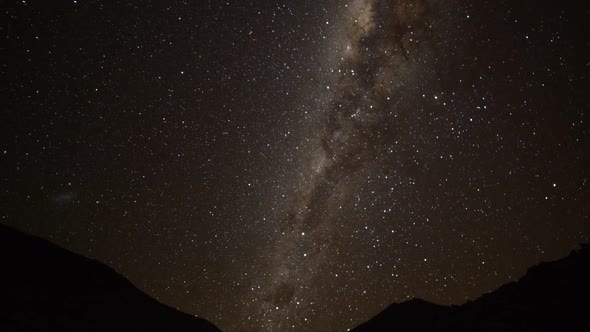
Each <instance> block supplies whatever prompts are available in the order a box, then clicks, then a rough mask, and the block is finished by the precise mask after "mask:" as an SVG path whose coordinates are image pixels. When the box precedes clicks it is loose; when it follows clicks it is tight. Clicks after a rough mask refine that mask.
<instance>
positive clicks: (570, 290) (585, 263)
mask: <svg viewBox="0 0 590 332" xmlns="http://www.w3.org/2000/svg"><path fill="white" fill-rule="evenodd" d="M0 260H1V267H2V268H1V269H0V331H180V332H182V331H219V330H218V329H217V328H216V327H215V326H214V325H213V324H211V323H209V322H208V321H206V320H204V319H201V318H197V317H194V316H191V315H188V314H185V313H182V312H180V311H177V310H175V309H173V308H170V307H168V306H165V305H163V304H161V303H159V302H157V301H156V300H154V299H152V298H151V297H149V296H148V295H146V294H144V293H142V292H141V291H140V290H138V289H137V288H135V287H134V286H133V285H132V284H131V283H130V282H129V281H128V280H126V279H125V278H123V277H122V276H120V275H119V274H117V273H116V272H115V271H113V270H112V269H111V268H109V267H107V266H105V265H103V264H101V263H99V262H97V261H94V260H91V259H88V258H85V257H82V256H80V255H77V254H74V253H72V252H69V251H67V250H64V249H61V248H59V247H57V246H55V245H53V244H51V243H50V242H48V241H45V240H42V239H39V238H36V237H32V236H29V235H25V234H23V233H20V232H18V231H15V230H13V229H11V228H8V227H6V226H2V225H0ZM589 283H590V245H589V244H585V245H582V247H581V249H579V250H576V251H573V252H572V253H571V254H570V255H569V256H567V257H565V258H563V259H560V260H557V261H554V262H549V263H542V264H540V265H538V266H535V267H532V268H531V269H529V271H528V272H527V274H526V275H525V276H524V277H522V278H521V279H520V280H519V281H517V282H512V283H508V284H506V285H504V286H502V287H500V288H499V289H497V290H495V291H493V292H491V293H488V294H485V295H483V296H481V297H480V298H478V299H476V300H474V301H471V302H468V303H465V304H463V305H461V306H443V305H438V304H433V303H429V302H426V301H423V300H418V299H414V300H411V301H407V302H404V303H401V304H392V305H391V306H389V307H388V308H386V309H385V310H384V311H382V312H381V313H379V314H378V315H377V316H376V317H374V318H373V319H371V320H369V321H368V322H366V323H364V324H362V325H361V326H359V327H357V328H355V329H353V330H352V331H355V332H364V331H586V328H587V326H588V319H587V316H588V312H590V311H589V309H590V306H589V305H588V301H589V299H590V284H589Z"/></svg>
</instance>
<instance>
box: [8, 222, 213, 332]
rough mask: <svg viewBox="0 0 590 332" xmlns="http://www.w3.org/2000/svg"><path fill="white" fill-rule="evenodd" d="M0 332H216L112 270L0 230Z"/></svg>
mask: <svg viewBox="0 0 590 332" xmlns="http://www.w3.org/2000/svg"><path fill="white" fill-rule="evenodd" d="M0 260H1V261H0V331H76V332H79V331H105V332H106V331H125V332H129V331H191V332H194V331H219V330H218V329H217V328H216V327H215V326H213V324H211V323H209V322H208V321H206V320H204V319H200V318H196V317H194V316H191V315H188V314H185V313H182V312H180V311H177V310H175V309H173V308H170V307H168V306H165V305H163V304H160V303H159V302H157V301H156V300H154V299H152V298H151V297H149V296H147V295H146V294H144V293H142V292H141V291H140V290H138V289H137V288H135V287H134V286H133V285H132V284H131V283H130V282H129V281H128V280H126V279H125V278H123V277H122V276H120V275H118V274H117V273H116V272H115V271H113V270H112V269H111V268H109V267H107V266H105V265H103V264H101V263H99V262H97V261H95V260H91V259H88V258H85V257H82V256H80V255H77V254H74V253H72V252H69V251H67V250H64V249H62V248H59V247H57V246H55V245H53V244H51V243H50V242H48V241H45V240H42V239H39V238H36V237H32V236H29V235H25V234H23V233H20V232H17V231H15V230H12V229H10V228H8V227H6V226H3V225H0Z"/></svg>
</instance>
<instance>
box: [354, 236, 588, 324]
mask: <svg viewBox="0 0 590 332" xmlns="http://www.w3.org/2000/svg"><path fill="white" fill-rule="evenodd" d="M517 254H518V253H515V255H517ZM589 300H590V244H585V245H582V248H581V249H579V250H576V251H573V252H572V253H571V254H570V255H569V256H567V257H565V258H563V259H560V260H557V261H554V262H549V263H541V264H539V265H537V266H535V267H532V268H530V269H529V271H528V272H527V274H526V275H525V276H524V277H522V278H521V279H520V280H519V281H517V282H511V283H508V284H505V285H503V286H502V287H500V288H498V289H497V290H495V291H493V292H491V293H488V294H485V295H483V296H481V297H480V298H478V299H476V300H474V301H471V302H467V303H465V304H463V305H461V306H443V305H437V304H433V303H429V302H426V301H423V300H419V299H414V300H410V301H407V302H403V303H400V304H392V305H390V306H389V307H388V308H386V309H385V310H383V311H382V312H381V313H379V314H378V315H377V316H375V317H374V318H372V319H371V320H369V321H368V322H366V323H364V324H362V325H360V326H359V327H357V328H355V329H353V330H352V331H354V332H366V331H400V332H402V331H403V332H406V331H490V332H491V331H587V328H588V326H590V324H589V323H590V319H589V318H588V317H589V313H590V305H589V304H588V303H589Z"/></svg>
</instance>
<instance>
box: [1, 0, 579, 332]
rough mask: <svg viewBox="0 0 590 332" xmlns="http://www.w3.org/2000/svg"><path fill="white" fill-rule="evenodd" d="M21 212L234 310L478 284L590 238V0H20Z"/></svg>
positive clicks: (5, 181) (339, 309) (267, 313)
mask: <svg viewBox="0 0 590 332" xmlns="http://www.w3.org/2000/svg"><path fill="white" fill-rule="evenodd" d="M3 13H4V16H5V17H6V20H5V21H6V22H7V24H6V26H5V29H4V31H6V32H7V36H8V38H7V40H6V43H5V46H4V47H3V48H2V51H1V52H2V53H1V54H2V57H3V61H2V63H3V64H2V72H3V74H4V76H5V77H6V83H5V85H4V87H5V88H4V89H3V95H4V98H3V101H4V102H3V111H2V117H1V121H0V126H1V127H0V128H1V130H0V132H1V135H2V140H1V141H0V143H1V145H0V168H1V169H2V173H1V174H2V176H1V178H0V181H1V186H0V188H1V191H0V218H1V219H0V222H2V223H3V224H7V225H11V226H14V227H17V228H19V229H22V230H24V231H26V232H29V233H33V234H36V235H39V236H42V237H45V238H47V239H50V240H52V241H53V242H55V243H57V244H59V245H61V246H64V247H66V248H68V249H70V250H73V251H76V252H79V253H81V254H84V255H86V256H89V257H92V258H96V259H98V260H100V261H102V262H105V263H107V264H108V265H110V266H112V267H113V268H115V269H116V270H117V271H118V272H120V273H121V274H123V275H124V276H126V277H127V278H129V280H131V281H132V282H133V283H134V284H135V285H137V287H139V288H140V289H142V290H143V291H145V292H146V293H148V294H149V295H151V296H153V297H155V298H157V299H158V300H159V301H161V302H163V303H166V304H168V305H170V306H173V307H176V308H178V309H180V310H182V311H185V312H188V313H191V314H195V315H198V316H199V317H204V318H206V319H208V320H210V321H212V322H213V323H214V324H216V325H217V326H218V327H220V328H221V329H222V330H224V331H303V330H305V331H345V330H347V329H350V328H353V327H355V326H357V325H358V324H360V323H361V322H363V321H365V320H367V319H369V318H371V317H372V316H374V315H375V314H377V313H378V312H379V311H380V310H382V309H383V308H384V307H386V306H387V305H389V304H391V303H393V302H401V301H404V300H407V299H411V298H414V297H419V298H423V299H426V300H428V301H433V302H437V303H444V304H449V303H453V304H460V303H463V302H465V301H467V300H469V299H473V298H476V297H478V296H480V295H481V294H483V293H486V292H489V291H491V290H493V289H495V288H497V287H498V286H500V285H501V284H503V283H506V282H508V281H511V280H515V279H517V278H519V277H520V276H522V275H523V274H524V272H525V271H526V269H527V268H528V267H529V266H531V265H533V264H536V263H538V262H540V261H546V260H551V259H555V258H559V257H561V256H563V255H565V254H566V253H567V252H569V251H570V250H571V249H573V248H576V246H577V245H578V243H580V242H584V241H588V240H590V220H589V213H590V204H589V203H590V201H589V198H590V195H589V194H590V192H589V183H588V180H589V176H590V171H589V170H590V167H589V166H590V163H589V159H588V158H589V153H588V147H589V142H588V134H589V129H590V128H589V126H588V119H587V114H588V111H589V107H588V99H587V98H588V96H587V91H590V84H589V68H590V67H589V64H588V59H590V45H589V43H590V41H589V39H588V38H587V37H588V35H589V32H590V31H589V30H588V27H587V24H585V20H586V17H588V15H589V14H590V7H589V6H588V5H584V4H582V3H578V4H574V2H569V3H566V4H560V3H556V2H554V1H521V2H518V3H515V2H513V1H483V0H482V1H475V2H470V3H464V2H460V1H455V0H444V1H431V0H420V1H410V0H350V1H344V0H343V1H336V0H328V1H297V3H295V2H290V1H258V0H251V1H213V0H209V1H194V2H191V1H179V2H170V3H165V2H146V1H137V2H135V1H121V2H117V3H111V2H100V1H82V0H78V1H57V2H55V3H52V4H51V5H49V4H47V3H45V2H42V1H20V2H7V3H6V4H4V5H3Z"/></svg>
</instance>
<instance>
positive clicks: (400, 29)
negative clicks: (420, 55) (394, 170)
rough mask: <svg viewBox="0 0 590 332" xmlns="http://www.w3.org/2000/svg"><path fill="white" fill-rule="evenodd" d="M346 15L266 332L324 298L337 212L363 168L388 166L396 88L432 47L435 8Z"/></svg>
mask: <svg viewBox="0 0 590 332" xmlns="http://www.w3.org/2000/svg"><path fill="white" fill-rule="evenodd" d="M438 5H441V4H440V3H439V4H438ZM346 8H347V9H346V11H345V13H344V16H345V17H344V18H343V19H342V22H341V24H342V25H343V26H344V27H343V28H342V30H341V31H342V33H343V34H345V36H344V40H345V41H344V43H343V45H344V47H343V49H342V50H340V54H341V56H340V59H339V65H338V67H337V68H338V69H337V74H336V81H335V82H333V85H329V86H327V87H326V90H327V92H326V93H327V94H328V100H329V101H328V103H327V106H326V109H324V110H321V114H320V116H319V117H318V118H317V119H316V120H315V121H314V123H312V125H311V126H310V128H309V129H310V130H312V131H313V132H315V133H319V135H318V137H317V139H315V140H314V141H313V142H312V143H311V146H310V147H309V148H308V149H309V151H306V154H307V155H308V156H311V158H310V159H311V160H310V161H309V162H308V163H309V165H304V166H303V169H305V170H306V175H305V176H304V177H303V180H302V181H301V183H300V184H299V185H300V186H301V188H300V190H298V194H297V198H296V199H295V200H294V201H293V202H292V203H291V204H292V207H291V208H290V209H288V210H287V211H289V212H288V216H287V218H286V219H285V220H284V221H282V223H281V224H280V225H279V227H280V229H281V232H280V235H279V236H278V238H277V239H276V243H275V244H274V246H275V247H274V250H273V253H272V255H271V258H270V259H271V260H272V263H271V264H270V265H271V266H272V267H273V268H272V270H271V272H270V275H271V278H272V279H271V280H272V281H271V283H270V285H269V287H270V289H268V293H267V294H265V295H263V299H264V303H265V305H263V306H262V307H260V308H259V309H260V310H261V311H260V312H261V314H262V317H263V318H262V321H263V322H264V321H266V322H267V323H266V325H265V326H266V327H267V328H268V329H273V328H275V329H276V328H279V329H281V328H282V329H285V328H287V327H289V326H290V325H291V323H290V322H289V321H288V320H285V319H282V317H288V316H290V315H293V314H295V313H296V312H297V307H298V305H297V304H298V303H300V302H301V301H302V300H306V301H309V300H310V298H312V299H313V298H318V297H320V296H325V294H323V292H322V290H321V288H322V285H321V284H320V283H318V282H317V280H316V279H317V274H318V273H319V271H321V269H322V265H323V264H325V263H326V261H329V260H330V259H331V255H332V254H333V252H334V251H335V250H338V248H334V247H333V246H332V238H333V237H334V236H335V235H334V232H335V231H337V230H335V225H334V220H333V219H334V217H335V215H336V213H337V212H336V211H338V210H339V209H342V205H343V204H346V202H348V201H350V199H351V191H352V190H353V189H354V188H355V186H357V185H358V182H359V180H360V181H362V179H360V177H359V176H358V175H359V174H361V173H362V172H360V171H361V170H362V169H364V168H366V167H367V166H368V165H370V164H371V163H376V162H380V163H383V162H387V161H386V160H384V159H383V158H382V155H383V153H384V152H387V147H388V144H391V143H392V142H394V141H395V139H396V136H397V134H398V133H397V132H398V128H397V127H398V126H399V125H400V124H399V121H398V120H397V117H398V115H399V114H397V113H396V109H395V106H394V102H395V100H392V98H391V96H392V95H394V93H393V91H392V90H393V89H395V87H394V85H393V83H394V81H396V80H399V75H400V67H402V66H403V65H404V63H405V62H406V61H407V60H408V59H409V58H410V57H413V56H414V55H413V53H414V52H417V51H419V50H420V48H423V47H430V46H429V45H428V40H429V36H430V34H432V33H433V31H431V28H432V27H431V25H430V24H431V21H432V20H433V16H432V14H433V11H434V8H435V4H434V3H432V2H431V1H377V0H358V1H354V2H352V3H351V4H350V5H349V6H348V5H347V7H346ZM405 75H407V74H405Z"/></svg>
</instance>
